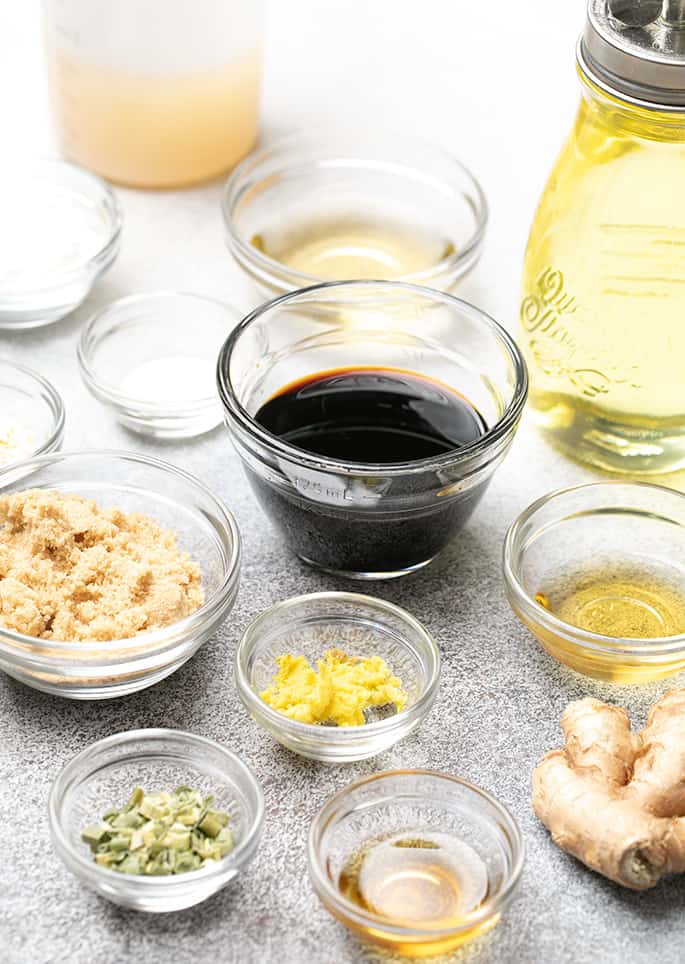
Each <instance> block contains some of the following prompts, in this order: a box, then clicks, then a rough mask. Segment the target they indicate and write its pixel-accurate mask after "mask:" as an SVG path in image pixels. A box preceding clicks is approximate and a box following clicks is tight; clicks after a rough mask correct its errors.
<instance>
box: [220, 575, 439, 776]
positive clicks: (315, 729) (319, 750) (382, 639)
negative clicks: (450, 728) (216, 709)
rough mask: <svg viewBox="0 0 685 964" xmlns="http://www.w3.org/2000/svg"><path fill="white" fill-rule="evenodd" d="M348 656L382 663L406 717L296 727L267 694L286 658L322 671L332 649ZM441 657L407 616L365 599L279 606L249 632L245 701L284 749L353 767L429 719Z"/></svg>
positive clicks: (242, 663) (240, 658)
mask: <svg viewBox="0 0 685 964" xmlns="http://www.w3.org/2000/svg"><path fill="white" fill-rule="evenodd" d="M336 648H339V649H342V650H343V652H345V653H346V655H348V656H381V657H382V658H383V659H385V660H386V662H387V663H388V665H389V667H390V669H391V670H392V672H393V673H394V674H395V675H396V676H399V678H400V680H401V682H402V685H403V687H404V689H405V690H406V691H407V694H408V697H409V699H408V702H407V706H406V707H405V709H403V710H402V712H400V713H393V714H392V715H390V716H388V715H387V713H385V712H384V711H383V710H382V709H381V710H377V711H370V713H374V712H375V713H376V718H375V719H374V718H373V717H372V719H373V722H369V723H366V724H364V725H363V726H350V727H339V726H324V725H321V724H312V723H299V722H297V721H296V720H291V719H290V718H289V717H287V716H284V715H283V714H282V713H279V712H278V711H277V710H274V709H272V708H271V707H270V706H267V704H266V703H265V702H264V701H263V700H262V699H261V697H260V696H259V693H260V692H261V691H262V690H263V689H265V688H266V687H267V686H268V685H269V683H271V681H272V679H273V677H274V676H275V674H276V673H277V672H278V666H277V664H276V659H277V658H278V657H279V656H283V655H285V654H286V653H292V654H293V655H296V656H300V655H302V656H306V657H307V659H308V660H309V662H310V664H313V665H316V660H317V659H321V657H322V656H323V654H324V652H325V651H326V650H328V649H336ZM439 675H440V654H439V652H438V648H437V646H436V645H435V642H434V641H433V639H432V637H431V636H430V635H429V634H428V633H427V632H426V630H425V629H424V628H423V626H422V625H421V624H420V623H419V622H418V621H417V620H416V619H414V617H413V616H411V615H410V614H409V613H407V612H405V610H403V609H400V608H399V607H398V606H393V605H392V604H391V603H387V602H384V601H382V600H380V599H373V598H371V597H370V596H362V595H358V594H357V593H346V592H320V593H312V594H311V595H307V596H296V597H294V598H293V599H286V600H285V601H284V602H281V603H277V604H276V605H275V606H273V607H272V608H271V609H268V610H267V611H266V612H264V613H262V614H261V615H260V616H258V617H257V619H255V620H254V622H253V623H252V624H251V625H250V626H249V627H248V628H247V630H246V632H245V634H244V635H243V637H242V639H241V640H240V643H239V644H238V648H237V650H236V655H235V680H236V686H237V688H238V693H239V694H240V698H241V699H242V701H243V703H244V704H245V706H246V708H247V710H248V711H249V713H250V714H251V715H252V717H253V718H254V720H255V721H256V722H257V723H258V724H259V725H260V726H262V727H264V729H265V730H267V731H268V732H269V733H270V734H271V735H272V736H273V737H274V738H275V739H276V740H278V742H279V743H281V744H282V745H283V746H285V747H287V748H288V749H289V750H292V751H293V752H294V753H299V754H300V756H305V757H309V758H310V759H312V760H321V761H324V762H329V763H350V762H352V761H354V760H364V759H366V758H367V757H371V756H375V755H376V754H377V753H381V752H382V751H383V750H386V749H388V747H390V746H392V745H393V744H394V743H397V741H398V740H402V739H404V737H405V736H408V734H409V733H411V732H412V730H414V729H415V728H416V727H417V726H418V725H419V724H420V723H421V721H422V720H423V719H424V717H425V716H426V714H427V713H428V712H429V710H430V708H431V706H432V705H433V702H434V700H435V696H436V693H437V688H438V678H439Z"/></svg>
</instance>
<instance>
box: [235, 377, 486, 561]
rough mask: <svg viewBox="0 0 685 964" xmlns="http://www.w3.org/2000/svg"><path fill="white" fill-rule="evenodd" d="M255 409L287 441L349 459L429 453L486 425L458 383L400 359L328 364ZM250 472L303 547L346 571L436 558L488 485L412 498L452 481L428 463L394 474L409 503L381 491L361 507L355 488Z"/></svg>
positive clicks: (292, 540)
mask: <svg viewBox="0 0 685 964" xmlns="http://www.w3.org/2000/svg"><path fill="white" fill-rule="evenodd" d="M254 418H255V420H256V421H257V422H258V423H259V424H260V425H261V426H262V427H263V428H265V429H266V430H267V431H268V432H270V433H272V434H273V435H276V436H278V437H279V438H281V439H282V440H283V441H285V442H288V443H289V444H290V445H293V446H296V447H297V448H300V449H302V450H304V451H305V452H308V453H310V454H314V455H320V456H323V457H325V458H331V459H335V460H336V461H339V462H344V463H346V464H347V465H350V464H352V465H354V463H366V464H368V463H372V464H373V463H375V464H377V465H391V464H395V463H401V462H416V461H417V460H422V459H431V458H435V457H437V456H442V455H445V454H447V453H449V452H454V451H455V450H458V449H460V448H462V447H463V446H464V445H467V444H468V443H470V442H473V441H475V440H476V439H478V438H479V437H480V436H481V435H483V433H484V432H486V431H487V425H486V423H485V421H484V419H483V418H482V416H481V415H480V413H479V412H478V411H477V410H476V409H475V408H474V407H473V406H472V405H471V404H470V403H469V402H468V400H467V399H466V398H464V397H463V396H462V395H460V394H459V393H458V392H457V391H455V390H453V389H450V388H449V387H448V386H446V385H442V384H441V383H439V382H437V381H432V380H430V379H428V378H424V377H422V376H420V375H418V374H414V373H412V372H405V371H401V370H399V369H375V368H368V369H364V368H359V369H352V368H350V369H336V370H333V371H325V372H321V373H319V374H317V375H314V376H311V377H309V378H306V379H302V380H300V381H297V382H293V383H291V384H290V385H287V386H285V388H283V389H282V390H281V391H279V392H278V393H277V394H276V395H274V396H272V397H271V398H270V399H269V400H268V401H267V402H266V403H265V404H264V405H263V406H262V407H261V408H260V409H259V410H258V411H257V413H256V415H255V416H254ZM250 474H251V475H252V473H250ZM360 476H363V473H362V472H360ZM431 477H432V478H431ZM251 481H252V483H253V485H254V486H255V489H256V491H257V494H258V496H259V498H260V500H261V501H262V502H263V503H264V504H265V508H266V509H267V510H268V513H269V515H270V516H271V517H272V519H275V520H276V524H277V525H279V526H280V528H281V529H282V531H283V534H284V536H285V538H286V540H287V542H288V543H289V544H290V545H291V547H292V548H294V549H295V551H296V552H297V553H298V554H299V555H300V556H302V557H303V558H305V559H307V560H309V561H311V562H314V563H316V564H317V565H319V566H324V567H325V568H329V569H333V570H337V571H349V572H394V571H399V570H403V569H408V568H411V567H412V566H416V565H419V564H421V563H422V562H426V561H428V560H430V559H431V558H433V556H435V555H436V553H437V552H439V551H440V549H442V548H444V546H445V545H446V544H447V542H449V541H450V539H451V538H452V536H453V535H454V533H455V532H456V531H457V529H459V528H460V527H461V525H463V523H464V521H465V519H466V518H467V516H468V515H469V514H470V512H471V510H472V509H473V507H474V506H475V503H476V502H477V500H478V498H479V497H480V494H481V492H482V486H477V487H475V488H473V489H470V490H469V491H467V492H465V493H463V494H461V495H460V496H458V497H456V498H445V499H443V500H440V499H439V498H434V499H432V500H429V503H430V504H428V505H426V504H425V502H426V500H425V499H424V500H423V501H424V504H423V505H422V506H417V505H412V501H413V500H412V499H411V496H412V493H413V492H416V493H417V495H418V494H419V493H420V492H425V489H426V487H427V486H428V487H434V488H435V489H436V490H439V489H440V488H442V485H443V483H444V482H445V481H448V480H446V479H443V478H442V477H441V476H439V475H438V474H437V472H436V470H434V469H432V468H431V467H429V466H427V467H426V469H425V472H422V473H419V475H418V476H413V475H412V474H407V475H405V476H397V477H396V478H393V479H392V481H391V482H389V483H388V485H389V488H388V489H387V490H384V495H385V496H389V497H390V499H392V497H393V496H397V497H400V498H401V499H402V502H403V504H404V506H405V508H402V509H398V508H397V507H394V506H391V507H390V511H389V502H387V501H385V502H384V500H383V499H380V500H379V501H378V502H377V503H376V504H374V502H373V500H372V499H371V500H369V502H368V504H367V505H366V506H364V507H361V508H360V507H359V505H358V503H357V504H355V502H356V500H355V498H354V496H352V497H351V498H349V499H346V497H345V496H344V495H342V497H341V498H339V499H338V500H336V499H335V495H334V494H333V492H332V495H333V497H332V498H331V499H330V500H326V499H318V498H315V499H312V500H309V499H306V498H301V497H300V496H299V495H297V494H293V495H286V494H284V492H283V490H279V489H275V488H273V487H272V486H270V485H269V484H268V483H266V482H265V481H264V480H262V479H260V478H258V477H257V476H252V479H251ZM450 481H451V480H450ZM329 502H330V503H332V504H328V503H329Z"/></svg>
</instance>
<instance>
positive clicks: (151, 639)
mask: <svg viewBox="0 0 685 964" xmlns="http://www.w3.org/2000/svg"><path fill="white" fill-rule="evenodd" d="M83 457H88V458H91V457H95V458H101V459H114V460H115V461H121V462H135V463H137V464H138V465H144V466H148V467H149V468H153V469H160V470H162V471H163V472H164V473H165V474H167V475H173V476H175V477H176V478H178V479H183V481H184V482H187V483H189V484H190V485H192V486H193V488H195V489H197V490H198V491H199V492H202V493H203V494H204V495H205V496H206V497H208V498H209V499H211V501H212V503H213V505H214V509H215V512H216V516H217V518H218V519H219V520H220V522H221V527H222V529H223V531H224V532H225V533H226V532H227V533H229V535H230V539H231V554H230V558H228V559H227V561H226V571H225V573H224V577H223V580H222V582H221V585H220V586H218V587H217V588H216V589H215V590H214V592H213V593H212V595H211V597H210V598H209V599H205V601H204V603H203V604H202V606H200V608H199V609H196V610H195V611H194V612H192V613H190V614H189V615H188V616H185V617H184V618H183V619H179V620H178V622H175V623H171V625H170V626H165V627H164V628H163V629H154V630H152V631H150V632H148V633H139V635H137V636H131V637H129V638H128V639H112V640H109V641H105V642H99V641H97V640H95V641H93V642H92V643H88V642H85V643H82V642H76V641H71V642H68V641H65V640H52V639H38V638H37V637H35V636H25V635H24V634H23V633H17V632H15V631H14V630H12V629H8V628H6V627H5V626H1V625H0V653H4V654H5V655H6V656H11V657H21V658H24V653H23V652H18V651H17V650H16V649H15V648H13V647H12V646H8V645H7V642H6V640H11V642H12V643H17V644H19V645H20V646H22V647H27V648H28V656H29V657H30V658H32V659H39V658H40V659H41V660H42V662H43V664H44V665H45V666H54V667H59V666H60V663H59V662H58V661H57V659H56V658H53V657H51V656H50V655H49V651H50V650H55V651H57V653H64V654H66V655H68V657H69V659H70V664H71V665H72V666H73V667H78V666H81V665H83V666H86V667H87V666H93V667H94V666H95V665H96V664H95V663H93V662H92V661H88V662H86V663H80V662H79V661H75V660H74V659H73V655H74V648H75V647H84V646H92V648H96V649H97V651H98V652H102V653H103V654H108V653H109V654H111V655H112V656H113V657H117V656H119V655H120V654H121V655H125V654H126V653H127V651H128V650H131V649H137V648H139V647H140V646H141V645H144V646H145V651H144V652H143V653H141V658H142V659H148V658H149V657H151V656H154V655H155V653H156V652H157V651H158V650H159V649H161V648H163V646H164V644H165V643H167V642H170V641H173V640H176V639H178V637H185V638H188V639H191V638H192V637H193V635H194V633H195V629H196V627H197V626H198V625H200V624H202V623H204V622H205V620H207V619H211V618H212V617H213V616H214V614H215V613H216V612H217V611H220V610H221V608H222V606H223V603H224V600H225V599H226V598H227V596H229V595H230V593H231V591H232V590H233V588H234V587H235V586H236V584H237V581H238V578H239V575H240V556H241V543H240V532H239V529H238V524H237V522H236V521H235V519H234V517H233V514H232V513H231V512H230V511H229V510H228V509H227V508H226V507H225V506H224V505H223V503H222V502H221V501H220V500H219V499H217V497H216V496H215V495H214V494H213V493H212V492H211V490H210V489H209V488H207V486H206V485H204V483H202V482H200V480H199V479H198V478H196V477H195V476H194V475H191V474H190V472H186V471H185V470H184V469H179V468H177V467H176V466H175V465H172V464H171V463H170V462H164V461H163V460H162V459H157V458H154V457H153V456H151V455H141V454H140V453H138V452H126V451H124V450H122V451H119V450H117V449H84V450H82V451H71V452H52V453H50V454H49V455H41V456H39V457H37V458H32V459H26V460H24V461H23V462H16V463H14V464H13V465H11V466H10V467H9V468H7V469H5V470H4V471H3V472H0V495H2V494H3V490H4V484H3V483H4V479H5V477H6V476H7V477H11V481H12V482H14V481H17V480H18V481H20V480H21V479H22V478H24V477H25V476H24V475H22V474H21V473H23V471H24V469H28V467H29V466H41V465H49V464H50V463H52V462H57V461H69V460H72V459H78V458H83ZM26 474H28V472H27V473H26ZM17 476H18V479H17V478H16V477H17ZM40 488H46V487H45V486H40ZM13 491H21V490H20V489H17V488H15V489H13ZM146 491H149V492H150V493H151V494H154V492H153V490H151V489H150V490H146ZM46 650H47V651H48V655H44V651H46ZM97 665H98V666H100V665H102V664H101V663H98V664H97Z"/></svg>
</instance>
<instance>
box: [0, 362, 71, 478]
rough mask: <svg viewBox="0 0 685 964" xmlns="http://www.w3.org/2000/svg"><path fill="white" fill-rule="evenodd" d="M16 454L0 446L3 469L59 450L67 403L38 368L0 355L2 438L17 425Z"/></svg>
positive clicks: (0, 463)
mask: <svg viewBox="0 0 685 964" xmlns="http://www.w3.org/2000/svg"><path fill="white" fill-rule="evenodd" d="M15 422H16V428H15V432H16V434H17V439H16V442H17V449H16V455H15V454H14V453H13V450H12V449H11V448H9V449H8V450H7V451H3V448H2V446H0V472H1V471H2V470H3V469H5V468H8V467H9V466H10V465H11V464H13V463H14V462H17V461H23V460H24V459H27V458H33V457H34V456H36V455H47V454H48V453H49V452H57V451H58V450H59V449H60V448H61V446H62V440H63V438H64V404H63V402H62V399H61V398H60V396H59V394H58V392H57V391H56V390H55V388H53V386H52V385H51V384H50V382H49V381H47V379H45V378H43V376H42V375H39V374H38V372H34V371H32V370H31V369H30V368H25V367H24V366H23V365H15V364H14V363H13V362H9V361H3V360H2V359H0V440H1V439H2V437H3V431H4V430H5V427H6V425H5V423H7V424H8V425H10V426H13V427H14V425H15Z"/></svg>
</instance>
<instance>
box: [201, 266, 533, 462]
mask: <svg viewBox="0 0 685 964" xmlns="http://www.w3.org/2000/svg"><path fill="white" fill-rule="evenodd" d="M333 289H338V290H341V289H342V290H345V291H347V290H353V289H356V290H359V291H363V290H366V291H369V292H373V291H379V292H380V291H381V290H382V289H386V290H387V289H391V290H392V291H393V292H395V293H398V292H400V293H402V292H406V294H407V295H409V294H416V295H421V296H422V297H424V298H429V299H431V300H433V301H435V300H438V301H444V302H445V303H446V304H448V305H452V306H454V307H455V308H457V309H458V310H459V311H461V312H465V313H466V314H467V315H469V316H471V318H473V319H477V320H478V321H479V322H482V324H483V325H484V326H485V327H486V328H487V329H488V330H489V331H490V332H491V333H492V334H494V335H495V337H496V338H497V340H498V341H499V343H500V344H501V345H502V346H503V347H504V349H505V351H506V354H507V357H508V358H509V361H510V362H511V365H512V369H513V371H514V373H515V376H516V385H515V388H514V393H513V395H512V399H511V401H510V402H509V404H508V405H507V407H506V409H505V411H504V412H503V413H502V415H501V416H500V418H499V419H498V420H497V421H496V422H495V424H494V425H493V426H491V428H489V429H488V430H487V432H485V433H484V434H483V435H480V436H479V437H478V438H477V439H475V441H473V442H469V443H468V445H464V446H463V447H462V448H459V449H454V451H452V452H446V453H445V454H444V455H441V456H438V457H437V458H427V459H415V460H413V461H410V462H340V461H338V460H337V459H331V458H324V457H323V456H316V455H312V454H311V453H309V452H306V451H305V450H304V449H301V448H297V447H296V446H295V445H289V444H288V443H287V442H284V441H283V439H281V438H279V437H278V436H277V435H273V434H272V433H271V432H267V431H266V429H264V428H262V426H261V425H260V424H259V423H258V422H257V421H256V420H255V419H254V418H252V416H251V415H250V414H249V413H248V412H247V410H246V409H245V408H244V407H243V405H242V403H241V402H240V400H239V399H238V396H237V394H236V392H235V390H234V387H233V383H232V381H231V378H230V373H229V370H230V362H231V354H232V352H233V349H234V348H235V346H236V344H237V343H238V340H239V339H240V336H241V335H242V334H243V332H244V331H246V329H247V328H248V327H250V325H252V324H253V323H254V322H258V321H259V319H260V318H261V316H262V315H263V314H265V313H266V312H268V311H271V310H272V309H274V308H278V307H279V306H280V305H284V304H288V303H289V302H292V301H297V300H298V299H301V298H302V297H303V296H305V295H306V296H309V295H312V294H315V293H316V292H328V291H331V290H333ZM217 383H218V386H219V397H220V399H221V402H222V404H223V406H224V411H225V413H226V414H228V415H230V417H231V418H233V419H234V420H235V421H236V422H237V423H238V425H239V426H240V427H241V428H242V429H243V431H245V432H247V433H248V435H250V436H252V437H253V438H255V439H256V440H257V441H258V442H260V443H261V444H262V445H264V446H265V447H266V448H267V449H269V450H271V451H273V452H276V453H278V454H279V455H282V456H283V457H285V458H287V459H289V460H290V461H291V462H296V463H298V464H300V465H306V466H309V467H310V468H313V469H319V470H321V471H324V472H325V471H332V472H337V473H338V474H339V475H358V474H359V473H360V472H361V473H363V474H368V475H380V476H398V475H399V476H403V475H411V474H414V473H416V474H418V473H421V472H426V471H430V470H431V469H442V468H446V467H447V466H453V465H458V464H460V463H463V462H466V461H469V460H470V459H474V458H477V457H478V456H479V455H481V454H482V453H483V452H486V451H487V450H488V449H490V448H491V447H492V446H493V445H494V444H496V443H497V442H499V441H500V440H501V439H502V438H504V437H505V436H506V435H507V434H508V433H509V432H511V431H512V430H513V429H514V428H515V426H516V424H517V422H518V420H519V418H520V416H521V412H522V410H523V406H524V405H525V402H526V397H527V395H528V370H527V368H526V363H525V361H524V359H523V356H522V355H521V352H520V350H519V348H518V346H517V344H516V342H515V341H514V339H513V338H512V337H511V335H510V334H509V333H508V332H507V331H506V330H505V329H504V328H503V327H502V326H501V325H500V324H499V323H498V322H496V321H495V319H494V318H491V317H490V315H488V314H487V313H486V312H484V311H482V310H481V309H480V308H477V307H476V306H475V305H472V304H470V303H469V302H468V301H462V300H461V299H460V298H455V297H454V295H450V294H447V293H446V292H443V291H436V290H434V289H433V288H425V287H422V286H421V285H413V284H407V283H406V282H401V281H326V282H324V283H323V284H317V285H312V286H311V287H310V288H301V289H299V290H298V291H291V292H288V293H287V294H285V295H280V296H279V297H278V298H274V299H273V300H272V301H267V302H265V303H264V304H262V305H259V306H258V307H257V308H255V309H254V310H253V311H251V312H250V314H249V315H247V316H246V317H245V318H244V319H243V320H242V321H241V323H240V324H239V325H238V326H237V327H236V328H234V329H233V331H232V332H231V334H230V335H229V336H228V338H227V339H226V341H225V342H224V345H223V347H222V349H221V351H220V353H219V359H218V362H217Z"/></svg>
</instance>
